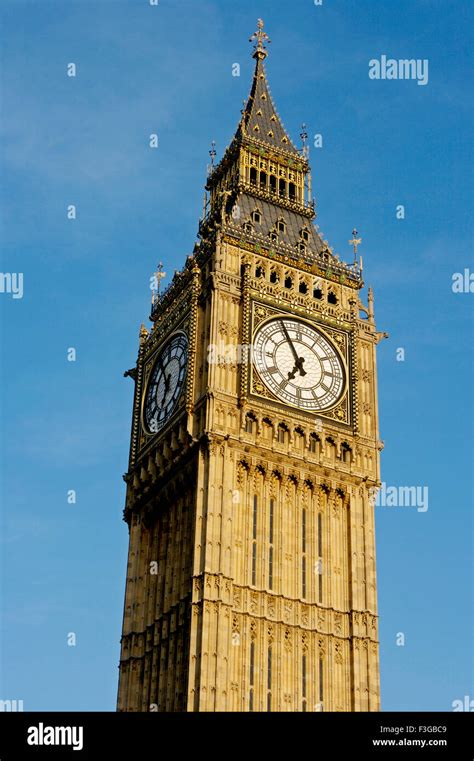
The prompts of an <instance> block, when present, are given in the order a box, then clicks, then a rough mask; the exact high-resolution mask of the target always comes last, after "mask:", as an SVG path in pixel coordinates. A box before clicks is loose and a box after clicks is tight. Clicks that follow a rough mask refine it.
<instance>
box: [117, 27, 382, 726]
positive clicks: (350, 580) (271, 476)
mask: <svg viewBox="0 0 474 761" xmlns="http://www.w3.org/2000/svg"><path fill="white" fill-rule="evenodd" d="M255 40H256V45H255V50H254V53H253V56H254V58H255V73H254V78H253V82H252V88H251V92H250V95H249V98H248V101H247V104H246V106H245V108H244V109H243V112H242V117H241V120H240V123H239V125H238V128H237V132H236V134H235V136H234V138H233V140H232V142H231V144H230V145H229V147H228V148H227V149H226V151H225V152H224V155H223V157H222V159H221V161H220V162H219V163H218V164H217V165H216V166H214V165H213V166H212V169H211V172H210V174H209V177H208V182H207V186H206V187H207V192H208V194H209V195H208V196H207V197H206V201H205V207H204V212H203V218H202V219H201V222H200V224H199V232H198V242H197V243H196V245H195V247H194V250H193V253H192V255H191V256H188V258H187V259H186V262H185V265H184V267H183V269H182V271H181V272H179V273H176V275H175V276H174V278H173V280H172V282H171V283H170V286H169V287H168V288H167V290H166V291H165V292H164V293H162V294H160V296H159V298H157V299H156V301H155V303H154V305H153V309H152V314H151V320H152V323H153V327H152V329H151V330H150V331H148V330H147V329H146V328H145V327H144V326H142V327H141V329H140V337H139V352H138V358H137V363H136V366H135V367H134V368H132V369H131V370H129V371H128V372H127V373H126V374H127V375H129V376H131V377H132V378H133V380H134V383H135V394H134V402H133V415H132V431H131V443H130V457H129V465H128V470H127V473H126V474H125V476H124V479H125V482H126V486H127V493H126V502H125V510H124V518H125V520H126V522H127V524H128V527H129V535H130V539H129V554H128V566H127V582H126V593H125V603H124V618H123V629H122V640H121V656H120V677H119V691H118V710H120V711H267V710H270V711H321V710H323V711H367V710H369V711H377V710H379V708H380V691H379V671H378V635H377V595H376V568H375V533H374V532H375V528H374V508H373V501H372V498H371V497H372V490H373V488H374V487H375V488H376V487H377V486H378V485H379V484H380V464H379V460H380V451H381V449H382V448H383V444H382V442H381V441H380V440H379V434H378V402H377V378H376V356H375V350H376V345H377V343H378V342H379V341H380V339H381V338H382V337H384V336H385V335H386V334H383V333H380V332H377V330H376V327H375V321H374V301H373V294H372V291H371V290H370V289H369V292H368V303H367V304H364V303H363V302H362V301H361V299H360V296H359V291H360V289H361V288H362V287H363V285H364V283H363V278H362V270H361V267H360V265H359V264H356V263H353V264H346V263H345V262H343V261H342V260H341V259H340V258H339V257H337V256H336V255H335V254H334V253H333V251H332V249H331V248H330V246H329V244H328V243H327V241H325V240H323V238H322V236H321V234H320V233H319V232H318V230H317V229H315V227H314V226H313V224H312V222H313V221H314V219H315V216H316V215H315V211H314V202H313V199H312V195H311V175H310V170H309V162H308V156H307V152H306V151H305V150H299V149H297V148H295V146H294V145H293V143H292V141H291V140H290V138H289V136H288V135H287V133H286V130H285V129H284V127H283V124H282V122H281V119H280V117H279V115H278V113H277V111H276V109H275V106H274V104H273V100H272V97H271V94H270V91H269V88H268V82H267V78H266V72H265V69H264V65H263V61H264V59H265V58H266V55H267V51H266V49H265V36H264V32H263V25H262V24H261V23H260V22H259V26H258V31H257V33H256V35H255ZM256 127H258V129H256ZM280 173H281V174H280ZM272 178H273V179H272ZM275 178H276V179H275ZM280 180H281V184H280ZM236 210H237V211H236ZM354 237H355V236H354ZM357 244H359V239H357ZM282 314H290V315H291V316H292V317H298V319H301V320H303V321H307V322H308V324H311V325H314V326H315V327H316V328H317V329H318V330H320V331H321V332H323V333H324V335H326V336H327V337H328V339H330V341H331V343H332V344H333V345H335V346H337V349H338V351H339V353H340V355H341V357H342V359H343V362H344V366H345V368H346V379H347V381H346V382H347V387H346V390H345V393H344V395H343V397H342V399H341V400H340V402H339V403H338V404H337V405H336V406H335V407H334V408H332V409H330V410H324V411H321V412H318V413H317V414H316V415H314V414H312V413H311V414H309V413H307V412H304V411H302V410H299V409H296V408H294V407H291V406H290V405H286V404H283V403H282V402H281V401H280V400H278V399H275V398H274V397H271V395H270V394H268V395H267V394H266V393H265V390H263V391H262V389H261V388H259V387H257V386H256V383H258V380H257V379H256V377H255V373H254V372H253V369H252V364H251V363H249V362H239V361H231V362H229V361H228V358H225V357H220V356H218V357H217V359H216V361H213V362H209V361H208V360H209V346H210V345H216V346H219V344H220V343H224V344H227V345H235V346H241V345H248V344H251V341H252V336H253V335H254V332H255V330H256V329H257V328H258V325H259V324H262V322H263V321H264V320H266V319H269V318H270V317H271V316H274V315H282ZM176 331H184V332H185V333H186V335H187V336H188V371H187V375H186V382H185V389H184V390H183V393H182V394H181V397H180V402H179V404H178V406H177V408H176V409H175V410H174V412H173V414H172V415H171V416H170V419H169V420H168V421H167V424H166V425H165V426H164V427H163V429H162V430H160V431H159V432H158V433H157V434H153V435H150V434H147V433H146V432H145V431H144V429H143V426H142V416H141V409H142V403H143V398H144V394H145V391H146V386H147V380H148V376H149V373H150V372H151V368H152V366H153V361H154V358H156V356H157V352H159V350H160V347H161V346H163V345H164V344H165V342H166V341H167V340H168V339H169V337H170V336H171V335H172V334H173V333H174V332H176ZM316 418H317V419H316Z"/></svg>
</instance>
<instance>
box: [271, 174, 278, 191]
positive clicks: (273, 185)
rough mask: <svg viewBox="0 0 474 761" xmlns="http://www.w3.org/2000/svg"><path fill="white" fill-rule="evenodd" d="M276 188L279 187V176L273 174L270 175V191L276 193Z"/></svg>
mask: <svg viewBox="0 0 474 761" xmlns="http://www.w3.org/2000/svg"><path fill="white" fill-rule="evenodd" d="M276 189H277V178H276V177H275V175H274V174H271V175H270V192H271V193H276Z"/></svg>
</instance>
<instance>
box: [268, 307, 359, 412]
mask: <svg viewBox="0 0 474 761" xmlns="http://www.w3.org/2000/svg"><path fill="white" fill-rule="evenodd" d="M253 357H254V359H253V361H254V365H255V367H256V369H257V370H258V373H259V375H260V377H261V379H262V381H263V382H264V383H265V385H266V386H267V387H268V388H269V389H270V391H271V392H272V393H273V394H275V396H277V397H278V398H279V399H281V400H282V401H284V402H286V403H287V404H291V405H293V406H295V407H299V408H300V409H302V410H326V409H329V408H330V407H333V406H334V405H335V404H336V402H338V400H339V399H340V398H341V396H342V394H343V392H344V387H345V370H344V364H343V362H342V359H341V358H340V356H339V353H338V352H337V351H336V349H335V348H334V347H333V346H332V344H331V343H330V342H329V341H328V339H327V338H326V336H325V335H323V333H321V332H320V331H319V330H317V329H316V328H313V327H311V326H310V325H308V324H307V323H305V322H303V321H301V320H297V319H293V318H291V317H281V318H276V319H273V320H270V321H269V322H267V323H265V324H264V325H263V326H262V327H261V328H260V329H259V330H258V331H257V333H256V335H255V339H254V354H253Z"/></svg>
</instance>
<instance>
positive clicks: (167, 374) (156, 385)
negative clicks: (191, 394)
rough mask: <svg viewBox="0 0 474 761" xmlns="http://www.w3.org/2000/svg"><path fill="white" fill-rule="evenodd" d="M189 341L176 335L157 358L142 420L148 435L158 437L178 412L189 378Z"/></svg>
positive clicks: (179, 334) (183, 336) (149, 383)
mask: <svg viewBox="0 0 474 761" xmlns="http://www.w3.org/2000/svg"><path fill="white" fill-rule="evenodd" d="M187 363H188V339H187V337H186V336H185V335H184V333H178V334H176V335H174V336H173V337H172V338H171V339H170V341H169V342H168V343H167V344H166V345H165V346H164V348H163V349H162V350H161V351H160V353H159V354H158V358H157V360H156V362H155V364H154V366H153V370H152V371H151V375H150V379H149V381H148V387H147V391H146V397H145V406H144V411H143V418H144V422H145V426H146V428H147V429H148V432H149V433H157V432H158V431H159V430H160V429H161V428H163V426H164V425H165V423H166V421H167V420H168V418H169V417H170V415H171V414H172V412H173V410H174V409H175V407H176V405H177V403H178V399H179V396H180V394H181V391H182V389H183V385H184V381H185V378H186V369H187Z"/></svg>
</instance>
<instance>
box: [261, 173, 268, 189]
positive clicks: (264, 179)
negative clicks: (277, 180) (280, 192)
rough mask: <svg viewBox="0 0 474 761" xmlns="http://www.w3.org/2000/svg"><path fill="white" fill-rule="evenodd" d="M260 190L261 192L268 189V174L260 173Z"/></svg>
mask: <svg viewBox="0 0 474 761" xmlns="http://www.w3.org/2000/svg"><path fill="white" fill-rule="evenodd" d="M260 188H261V190H266V189H267V173H266V172H260Z"/></svg>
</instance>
